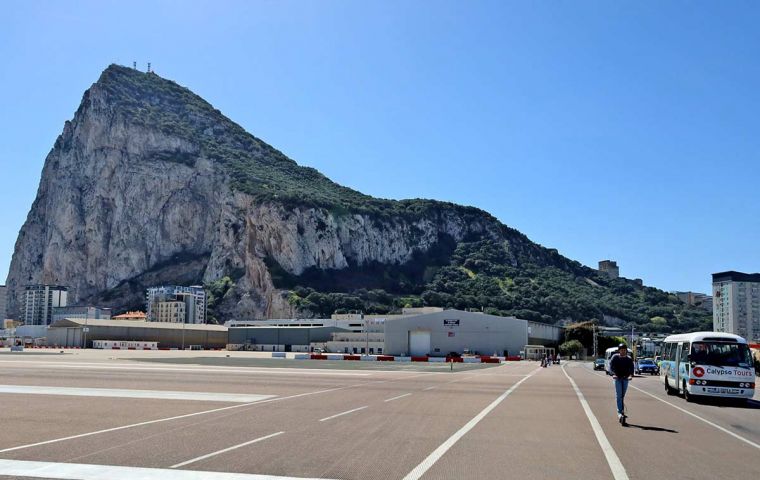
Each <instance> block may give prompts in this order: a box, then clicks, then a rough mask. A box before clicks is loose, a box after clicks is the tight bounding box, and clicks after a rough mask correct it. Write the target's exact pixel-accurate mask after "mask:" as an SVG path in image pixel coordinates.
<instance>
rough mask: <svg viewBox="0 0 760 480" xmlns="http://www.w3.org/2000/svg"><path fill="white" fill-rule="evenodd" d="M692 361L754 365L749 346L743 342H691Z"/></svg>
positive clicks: (720, 364)
mask: <svg viewBox="0 0 760 480" xmlns="http://www.w3.org/2000/svg"><path fill="white" fill-rule="evenodd" d="M691 361H692V362H694V363H698V364H700V365H712V366H715V367H746V368H748V367H750V366H752V358H751V356H750V352H749V347H748V346H747V345H745V344H743V343H707V342H694V343H692V344H691Z"/></svg>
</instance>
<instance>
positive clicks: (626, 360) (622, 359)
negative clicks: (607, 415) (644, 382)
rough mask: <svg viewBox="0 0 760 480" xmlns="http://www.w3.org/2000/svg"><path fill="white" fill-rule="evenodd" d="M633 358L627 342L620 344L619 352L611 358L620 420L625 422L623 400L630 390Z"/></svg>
mask: <svg viewBox="0 0 760 480" xmlns="http://www.w3.org/2000/svg"><path fill="white" fill-rule="evenodd" d="M633 369H634V367H633V359H632V358H631V357H629V356H628V346H627V345H626V344H625V343H621V344H620V345H618V353H616V354H615V355H613V356H612V358H611V359H610V371H611V372H612V378H614V379H615V396H616V398H617V411H618V421H619V422H620V423H621V424H624V423H625V419H626V416H625V409H624V403H623V400H624V399H625V392H626V391H627V390H628V380H630V379H631V378H633Z"/></svg>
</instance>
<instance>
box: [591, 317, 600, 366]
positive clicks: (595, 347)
mask: <svg viewBox="0 0 760 480" xmlns="http://www.w3.org/2000/svg"><path fill="white" fill-rule="evenodd" d="M591 328H592V329H593V332H594V358H595V359H596V358H597V357H598V356H599V354H598V352H597V350H599V344H598V340H597V333H596V325H592V326H591Z"/></svg>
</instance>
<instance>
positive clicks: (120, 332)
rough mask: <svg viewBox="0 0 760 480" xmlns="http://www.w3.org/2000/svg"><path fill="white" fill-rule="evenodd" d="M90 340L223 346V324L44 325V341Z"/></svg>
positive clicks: (162, 345) (78, 344) (82, 321)
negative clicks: (45, 336)
mask: <svg viewBox="0 0 760 480" xmlns="http://www.w3.org/2000/svg"><path fill="white" fill-rule="evenodd" d="M93 340H118V341H141V342H158V346H159V348H203V349H209V348H225V347H226V346H227V343H228V341H227V327H223V326H221V325H193V324H184V323H152V322H135V321H130V320H86V319H65V320H59V321H57V322H55V323H54V324H52V325H50V327H49V328H48V329H47V344H48V345H57V346H61V347H82V346H84V345H85V344H86V345H87V348H91V347H92V341H93Z"/></svg>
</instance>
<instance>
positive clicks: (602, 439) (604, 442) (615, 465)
mask: <svg viewBox="0 0 760 480" xmlns="http://www.w3.org/2000/svg"><path fill="white" fill-rule="evenodd" d="M562 373H564V374H565V376H566V377H567V379H568V380H570V385H572V386H573V390H575V394H576V395H577V396H578V400H580V402H581V406H582V407H583V411H584V412H586V417H588V421H589V423H591V429H592V430H593V431H594V435H595V436H596V441H597V442H599V446H600V447H602V452H604V458H606V459H607V465H609V466H610V470H612V476H613V477H614V478H615V480H628V473H626V471H625V467H623V464H622V463H621V462H620V458H619V457H618V456H617V453H615V449H614V448H612V445H611V444H610V441H609V440H608V439H607V436H606V435H605V434H604V430H602V426H601V425H600V424H599V420H597V418H596V416H595V415H594V412H592V411H591V407H589V405H588V402H587V401H586V397H584V396H583V393H582V392H581V390H580V388H578V385H577V384H576V383H575V380H573V379H572V378H571V377H570V375H568V374H567V371H565V367H562Z"/></svg>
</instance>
